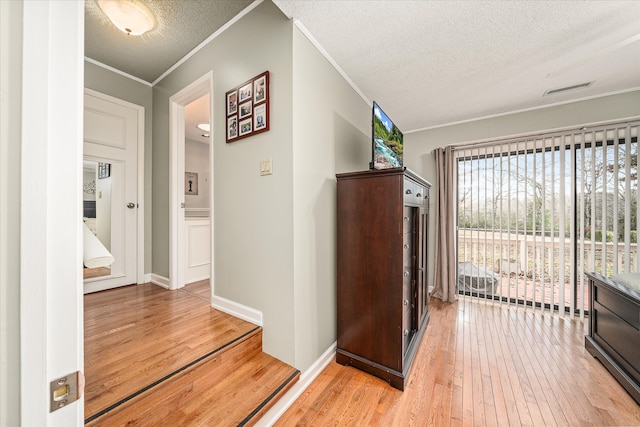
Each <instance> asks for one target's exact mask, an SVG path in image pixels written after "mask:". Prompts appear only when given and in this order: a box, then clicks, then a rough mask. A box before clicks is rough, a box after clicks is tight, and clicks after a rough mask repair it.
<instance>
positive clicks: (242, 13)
mask: <svg viewBox="0 0 640 427" xmlns="http://www.w3.org/2000/svg"><path fill="white" fill-rule="evenodd" d="M262 2H263V0H255V1H254V2H253V3H251V4H250V5H249V6H247V7H245V8H244V9H243V10H242V11H240V13H238V14H237V15H236V16H234V17H233V18H231V20H230V21H229V22H227V23H226V24H224V25H223V26H222V27H220V28H218V29H217V30H216V31H215V32H214V33H213V34H211V35H210V36H209V37H207V38H206V39H204V41H203V42H202V43H200V44H199V45H198V46H196V47H194V48H193V50H192V51H191V52H189V53H187V54H186V55H185V56H183V57H182V59H180V60H179V61H178V62H176V63H175V64H173V65H172V66H171V68H169V69H168V70H167V71H165V72H164V73H162V74H161V75H160V77H158V78H157V79H155V80H154V81H153V83H151V86H155V85H157V84H158V83H160V82H161V81H162V79H164V78H165V77H167V76H168V75H169V74H171V73H172V72H173V70H175V69H176V68H178V67H179V66H180V65H182V64H183V63H184V62H185V61H186V60H187V59H189V58H191V57H192V56H193V55H195V54H196V53H198V52H199V51H200V50H201V49H202V48H203V47H205V46H206V45H208V44H209V43H210V42H211V41H212V40H213V39H215V38H216V37H218V36H219V35H220V34H222V33H223V32H225V31H226V30H227V29H228V28H229V27H231V26H232V25H233V24H235V23H236V22H238V21H239V20H240V19H241V18H242V17H243V16H245V15H246V14H247V13H249V12H251V11H252V10H253V9H255V8H256V7H258V5H259V4H260V3H262Z"/></svg>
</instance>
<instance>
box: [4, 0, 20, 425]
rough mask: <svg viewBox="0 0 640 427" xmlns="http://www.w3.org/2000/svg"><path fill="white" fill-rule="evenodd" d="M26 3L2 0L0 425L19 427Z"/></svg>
mask: <svg viewBox="0 0 640 427" xmlns="http://www.w3.org/2000/svg"><path fill="white" fill-rule="evenodd" d="M22 18H23V9H22V2H18V1H9V2H0V426H18V425H20V405H21V402H20V394H21V392H20V163H21V160H20V159H21V156H20V150H21V142H20V141H21V140H22V133H21V127H22V115H21V114H22V113H21V112H22V92H21V91H22V27H23V24H22Z"/></svg>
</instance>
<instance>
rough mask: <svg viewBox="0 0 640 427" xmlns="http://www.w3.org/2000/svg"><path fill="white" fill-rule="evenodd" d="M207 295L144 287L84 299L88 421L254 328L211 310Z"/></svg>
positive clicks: (190, 289) (100, 293)
mask: <svg viewBox="0 0 640 427" xmlns="http://www.w3.org/2000/svg"><path fill="white" fill-rule="evenodd" d="M205 292H206V290H203V289H201V288H200V287H199V288H198V289H193V288H192V287H187V290H182V289H181V290H179V291H167V290H165V289H162V288H160V287H158V286H156V285H153V284H150V283H147V284H144V285H134V286H127V287H123V288H117V289H111V290H108V291H103V292H96V293H93V294H87V295H85V297H84V304H85V318H84V330H85V375H86V387H85V417H86V418H90V417H92V416H94V415H96V414H99V413H101V412H103V411H104V410H105V409H107V408H109V407H111V406H112V405H116V404H118V402H120V401H122V399H126V398H127V397H128V396H131V395H134V394H136V393H137V392H139V390H141V389H144V388H145V387H147V386H149V385H150V384H153V383H154V382H156V381H158V380H160V379H162V378H164V377H166V376H167V375H170V374H172V373H173V372H176V371H177V370H179V369H181V368H182V367H183V366H185V365H187V364H189V363H191V362H192V361H194V360H196V359H198V358H200V357H202V356H204V355H206V354H209V353H211V352H212V351H215V350H216V349H218V348H221V347H224V346H227V345H228V343H230V342H234V341H237V340H239V339H241V338H242V337H244V336H246V335H247V334H249V333H251V332H252V331H254V330H255V329H256V328H257V327H256V325H253V324H251V323H249V322H245V321H243V320H241V319H238V318H235V317H233V316H230V315H228V314H225V313H222V312H220V311H217V310H214V309H212V308H211V307H210V306H209V304H208V302H206V301H207V298H206V297H205V296H204V293H205ZM195 294H200V295H201V297H197V296H196V295H195ZM203 299H204V301H203Z"/></svg>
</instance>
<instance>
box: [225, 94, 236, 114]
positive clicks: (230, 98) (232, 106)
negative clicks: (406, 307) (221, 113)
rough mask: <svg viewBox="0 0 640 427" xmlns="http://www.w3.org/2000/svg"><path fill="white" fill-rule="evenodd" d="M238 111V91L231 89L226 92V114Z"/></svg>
mask: <svg viewBox="0 0 640 427" xmlns="http://www.w3.org/2000/svg"><path fill="white" fill-rule="evenodd" d="M237 111H238V92H237V91H235V90H234V91H231V92H229V93H227V116H228V115H230V114H235V113H236V112H237Z"/></svg>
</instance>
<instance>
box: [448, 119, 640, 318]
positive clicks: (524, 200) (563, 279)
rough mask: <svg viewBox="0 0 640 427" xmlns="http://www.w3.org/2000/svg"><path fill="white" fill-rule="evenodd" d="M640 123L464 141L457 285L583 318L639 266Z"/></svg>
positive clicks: (459, 152)
mask: <svg viewBox="0 0 640 427" xmlns="http://www.w3.org/2000/svg"><path fill="white" fill-rule="evenodd" d="M639 123H640V122H630V123H618V124H612V125H608V126H601V127H597V128H589V129H588V130H584V129H583V130H580V131H567V132H561V133H550V134H545V135H538V136H535V137H528V138H520V139H512V140H502V141H494V142H490V143H483V144H482V145H471V146H466V147H456V149H455V154H456V158H457V165H458V176H457V182H458V230H457V233H458V234H457V241H458V292H459V293H461V294H465V295H468V296H470V297H472V298H483V299H488V300H492V301H497V302H500V303H505V304H515V305H522V306H532V307H536V308H540V309H542V310H550V311H553V310H559V311H561V312H567V313H579V314H580V316H581V317H582V316H584V314H585V311H586V310H588V289H587V282H586V280H585V276H584V274H585V272H597V273H600V274H603V275H605V276H609V277H610V276H612V275H614V274H617V273H620V272H635V271H638V263H639V261H640V254H639V253H638V250H637V218H638V203H637V201H638V128H639Z"/></svg>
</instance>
